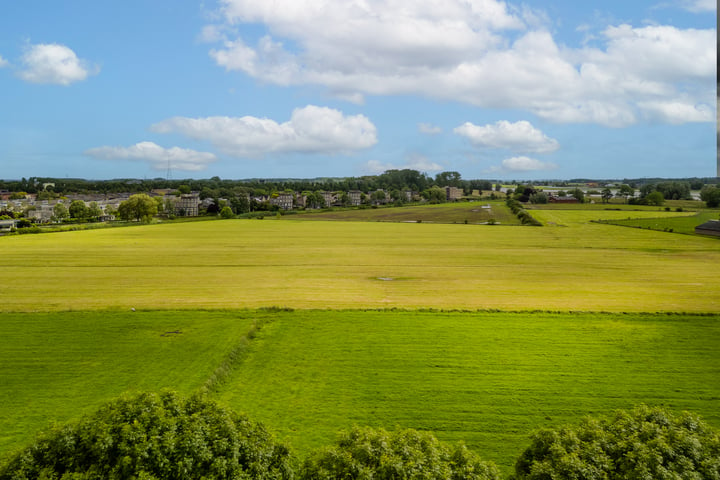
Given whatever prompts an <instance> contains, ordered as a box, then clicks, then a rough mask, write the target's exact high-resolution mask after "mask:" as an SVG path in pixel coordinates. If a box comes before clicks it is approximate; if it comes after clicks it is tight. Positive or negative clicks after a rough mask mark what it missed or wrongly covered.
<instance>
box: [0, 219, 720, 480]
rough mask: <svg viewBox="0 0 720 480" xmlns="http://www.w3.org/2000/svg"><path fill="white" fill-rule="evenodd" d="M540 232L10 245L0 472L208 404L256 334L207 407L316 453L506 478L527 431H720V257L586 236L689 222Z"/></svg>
mask: <svg viewBox="0 0 720 480" xmlns="http://www.w3.org/2000/svg"><path fill="white" fill-rule="evenodd" d="M463 207H465V206H464V205H463ZM381 210H382V209H377V210H376V211H381ZM433 211H435V210H433ZM437 211H438V212H439V211H440V209H438V210H437ZM465 213H467V212H465ZM461 214H462V213H461ZM532 214H533V215H534V216H535V217H536V218H538V219H540V220H541V221H542V222H543V223H545V224H546V226H545V227H521V226H513V225H507V224H504V225H492V226H490V225H487V226H485V225H473V224H470V222H469V224H467V225H466V224H464V222H462V223H461V222H458V223H457V224H451V223H450V224H440V223H430V221H423V222H422V223H401V222H394V223H391V222H386V221H366V222H337V221H336V222H332V221H310V220H309V218H310V217H309V216H308V217H307V218H305V219H298V218H293V219H288V218H291V217H285V218H283V220H282V221H277V220H275V219H265V220H225V221H211V222H189V223H175V224H156V225H146V226H134V227H132V228H112V229H98V230H88V231H77V232H64V233H55V234H46V235H24V236H12V237H5V238H1V239H0V249H1V251H2V254H3V272H4V273H5V281H4V282H2V283H0V298H2V303H1V304H0V311H2V312H3V314H2V317H1V318H0V385H2V388H0V458H1V457H2V456H3V455H6V454H7V453H8V452H9V451H10V450H12V449H13V448H17V447H20V446H22V444H24V443H25V442H27V441H28V440H29V439H30V438H32V436H33V435H34V434H35V432H36V431H37V430H39V429H41V428H43V427H45V426H46V425H47V424H48V422H51V421H58V422H64V421H66V420H68V419H71V418H75V417H77V416H79V415H81V414H83V413H85V412H89V411H91V410H93V409H94V408H96V407H97V406H98V405H99V404H100V403H102V402H104V401H106V400H109V399H111V398H113V397H115V396H117V395H118V394H120V393H121V392H123V391H125V390H129V389H150V390H157V389H160V388H163V387H167V388H172V389H175V390H178V391H180V392H182V393H189V392H192V391H194V390H196V389H198V388H200V387H201V386H203V385H204V384H206V382H207V381H208V379H209V378H211V377H212V375H213V372H216V371H218V368H220V367H222V366H223V365H224V362H226V361H227V359H228V358H229V355H230V353H231V352H233V351H234V350H236V349H237V348H238V345H240V344H242V342H243V341H244V340H243V339H244V338H245V336H246V335H247V333H248V331H249V330H250V329H251V328H252V325H253V324H254V323H255V322H257V321H259V322H268V323H267V324H266V325H265V326H264V327H263V328H262V330H260V331H259V333H258V334H257V335H256V336H255V339H254V340H253V341H252V342H251V343H250V346H249V348H248V349H247V350H246V351H245V353H246V355H245V356H244V357H243V358H242V361H241V362H240V363H237V364H235V365H234V368H233V369H232V370H231V371H230V375H229V376H228V377H227V378H226V379H225V383H222V384H219V385H218V386H217V388H216V389H215V390H213V393H212V394H213V396H215V397H216V398H218V399H219V400H221V401H222V402H223V403H225V404H227V405H229V406H231V407H234V408H236V409H238V410H241V411H246V412H247V413H248V414H250V415H251V416H253V417H255V418H257V419H258V420H261V421H263V422H265V423H267V425H268V426H269V427H270V428H271V429H272V430H274V431H276V432H278V434H279V436H280V437H282V438H284V439H287V440H289V441H290V442H291V443H292V445H293V446H295V447H296V448H297V449H298V450H299V452H300V453H301V454H302V453H306V452H307V451H308V450H309V449H311V448H314V447H317V446H320V445H324V444H328V443H330V441H332V439H333V438H334V434H335V432H336V431H337V430H339V429H342V428H347V427H349V426H351V425H352V424H355V423H356V424H361V425H362V424H368V425H373V426H385V427H388V428H392V427H394V426H398V427H414V428H419V429H428V430H432V431H433V432H435V433H436V434H437V435H438V436H439V437H440V438H441V439H444V440H465V441H466V442H467V443H468V444H469V445H470V446H471V447H473V448H475V449H477V450H478V451H479V453H480V454H481V455H482V456H483V457H484V458H486V459H490V460H493V461H496V462H498V463H499V464H500V465H501V466H502V467H503V469H505V471H506V472H507V471H508V469H509V468H510V467H511V463H512V461H513V460H514V458H515V456H516V455H517V454H518V452H519V451H520V450H521V449H522V448H523V447H524V446H525V445H526V444H527V442H526V440H527V434H528V432H529V431H530V430H531V429H533V428H536V427H538V426H544V425H548V426H549V425H558V424H561V423H563V422H572V421H576V420H577V419H579V418H580V417H581V416H583V415H585V414H593V413H606V412H608V411H609V410H611V409H614V408H628V407H630V406H632V405H633V404H635V403H638V402H646V403H651V404H664V405H668V406H670V407H672V408H675V409H689V410H691V411H694V412H696V413H698V414H700V415H702V416H704V417H705V418H706V419H707V420H708V421H709V422H710V423H712V424H713V425H716V426H718V425H720V417H719V416H718V413H717V402H718V400H719V399H720V388H719V387H717V386H716V385H718V382H717V379H718V378H720V370H718V368H719V367H718V365H720V361H719V360H720V358H718V356H720V354H719V353H718V349H717V345H718V343H719V341H720V332H719V329H720V323H719V321H720V317H719V316H718V314H717V312H719V311H720V295H718V292H720V277H718V275H717V273H716V271H715V270H714V269H713V268H712V266H713V265H717V264H718V263H720V243H718V240H717V239H715V238H704V237H700V236H692V235H676V234H670V233H666V232H658V231H652V230H647V229H636V228H621V227H618V226H614V225H607V224H599V223H593V222H591V220H602V219H604V220H611V221H615V220H617V221H620V220H627V217H631V218H633V219H640V220H636V221H643V220H642V218H649V217H653V218H655V217H663V218H665V219H667V221H684V220H682V218H687V219H692V218H694V217H690V216H686V217H682V218H681V220H677V218H680V217H678V213H676V212H662V211H658V210H657V209H654V210H651V209H644V210H638V211H635V210H629V209H628V210H623V211H614V210H613V211H605V210H600V209H598V208H595V209H578V208H568V209H559V208H556V207H548V208H542V209H540V208H537V209H533V210H532ZM443 215H445V218H449V217H447V215H449V210H448V211H444V212H443ZM688 221H690V220H688ZM270 306H283V307H291V308H294V309H297V310H296V311H284V310H282V309H275V310H273V309H261V310H257V309H258V308H262V307H270ZM132 309H134V310H135V311H132ZM450 310H452V311H453V312H450ZM498 310H499V311H498ZM552 312H554V313H552ZM593 312H595V313H593ZM601 312H604V313H601ZM647 312H668V314H664V313H656V314H653V313H647ZM672 312H684V313H672Z"/></svg>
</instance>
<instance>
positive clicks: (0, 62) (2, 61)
mask: <svg viewBox="0 0 720 480" xmlns="http://www.w3.org/2000/svg"><path fill="white" fill-rule="evenodd" d="M8 65H9V63H8V61H7V60H5V59H4V58H3V57H2V55H0V68H3V67H7V66H8Z"/></svg>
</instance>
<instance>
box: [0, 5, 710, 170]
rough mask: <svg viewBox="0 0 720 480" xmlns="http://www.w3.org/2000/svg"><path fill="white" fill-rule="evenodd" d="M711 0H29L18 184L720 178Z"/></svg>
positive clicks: (14, 55) (14, 29)
mask: <svg viewBox="0 0 720 480" xmlns="http://www.w3.org/2000/svg"><path fill="white" fill-rule="evenodd" d="M716 10H717V6H716V1H715V0H632V1H629V0H622V1H615V0H603V1H593V0H583V1H577V0H556V1H553V0H546V1H540V0H523V1H499V0H273V1H270V0H123V1H121V2H120V1H111V2H104V1H97V0H64V1H62V2H58V1H57V0H23V1H22V2H19V1H13V2H3V6H2V7H0V178H2V179H19V178H21V177H31V176H39V177H57V178H64V177H70V178H86V179H113V178H172V179H186V178H210V177H214V176H218V177H220V178H223V179H245V178H315V177H347V176H361V175H372V174H378V173H382V172H383V171H385V170H388V169H402V168H411V169H415V170H418V171H421V172H424V173H427V174H428V175H431V176H434V175H436V174H437V173H439V172H442V171H457V172H460V173H461V175H462V178H465V179H507V180H540V179H571V178H597V179H605V178H607V179H616V178H618V179H622V178H641V177H662V178H680V177H711V176H715V175H716V174H717V172H716V166H717V159H718V158H720V157H718V156H717V139H718V138H720V136H718V127H717V124H718V122H717V106H718V97H717V83H716V82H717V19H716V18H717V12H716Z"/></svg>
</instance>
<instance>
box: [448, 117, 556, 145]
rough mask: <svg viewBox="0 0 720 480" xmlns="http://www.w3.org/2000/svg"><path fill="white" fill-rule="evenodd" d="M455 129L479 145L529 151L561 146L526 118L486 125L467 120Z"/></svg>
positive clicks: (457, 132)
mask: <svg viewBox="0 0 720 480" xmlns="http://www.w3.org/2000/svg"><path fill="white" fill-rule="evenodd" d="M453 131H454V132H455V133H456V134H458V135H462V136H463V137H466V138H467V139H468V140H470V142H471V143H472V144H473V145H475V146H477V147H484V148H507V149H509V150H513V151H517V152H527V153H550V152H554V151H556V150H557V149H558V148H560V144H559V143H558V141H557V140H555V139H554V138H550V137H548V136H547V135H545V134H544V133H543V132H541V131H540V130H538V129H537V128H535V127H533V126H532V124H531V123H530V122H528V121H526V120H521V121H519V122H515V123H511V122H508V121H507V120H500V121H498V122H496V123H495V124H494V125H484V126H478V125H474V124H472V123H470V122H465V123H464V124H463V125H460V126H459V127H457V128H455V129H454V130H453Z"/></svg>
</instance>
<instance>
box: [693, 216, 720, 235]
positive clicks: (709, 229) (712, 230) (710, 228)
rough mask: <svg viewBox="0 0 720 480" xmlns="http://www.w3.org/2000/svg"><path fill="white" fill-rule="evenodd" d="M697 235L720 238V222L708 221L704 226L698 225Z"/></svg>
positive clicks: (696, 228)
mask: <svg viewBox="0 0 720 480" xmlns="http://www.w3.org/2000/svg"><path fill="white" fill-rule="evenodd" d="M695 233H697V234H699V235H714V236H716V237H720V220H708V221H707V222H705V223H703V224H702V225H698V226H697V227H695Z"/></svg>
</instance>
